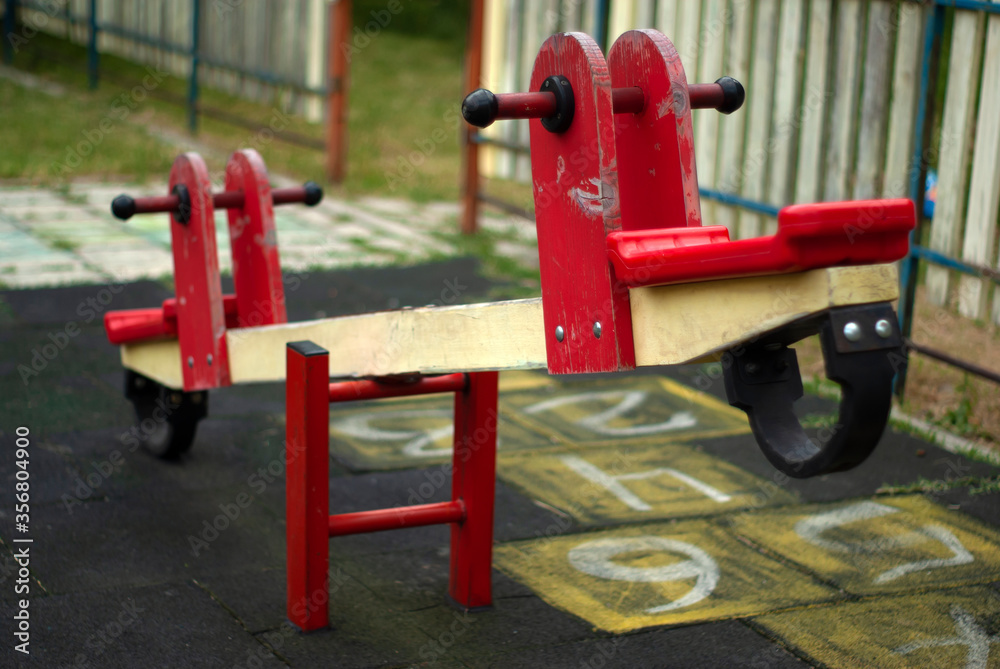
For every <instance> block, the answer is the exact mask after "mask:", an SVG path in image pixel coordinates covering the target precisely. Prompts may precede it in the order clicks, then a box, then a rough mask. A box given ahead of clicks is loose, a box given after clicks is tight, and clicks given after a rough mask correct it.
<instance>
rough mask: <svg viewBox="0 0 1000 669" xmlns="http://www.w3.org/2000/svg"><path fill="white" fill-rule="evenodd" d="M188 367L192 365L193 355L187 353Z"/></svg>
mask: <svg viewBox="0 0 1000 669" xmlns="http://www.w3.org/2000/svg"><path fill="white" fill-rule="evenodd" d="M188 367H194V356H193V355H189V356H188Z"/></svg>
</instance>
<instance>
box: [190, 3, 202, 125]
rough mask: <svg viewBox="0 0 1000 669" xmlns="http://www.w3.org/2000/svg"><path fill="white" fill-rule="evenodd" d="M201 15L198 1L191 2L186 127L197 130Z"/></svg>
mask: <svg viewBox="0 0 1000 669" xmlns="http://www.w3.org/2000/svg"><path fill="white" fill-rule="evenodd" d="M200 15H201V2H200V0H191V78H190V80H189V85H188V127H189V128H190V129H191V132H196V131H197V130H198V33H199V25H200V21H199V17H200Z"/></svg>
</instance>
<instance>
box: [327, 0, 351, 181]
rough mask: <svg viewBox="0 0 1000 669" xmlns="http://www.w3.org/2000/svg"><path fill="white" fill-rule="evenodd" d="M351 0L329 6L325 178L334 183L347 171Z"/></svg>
mask: <svg viewBox="0 0 1000 669" xmlns="http://www.w3.org/2000/svg"><path fill="white" fill-rule="evenodd" d="M352 4H353V3H352V2H351V0H335V2H331V3H330V10H329V11H330V14H329V22H330V23H329V30H330V38H329V40H327V66H328V67H329V78H328V80H327V84H326V89H327V93H326V176H327V178H329V179H330V181H332V182H333V183H340V182H342V181H343V180H344V176H345V173H346V171H347V168H346V165H345V162H346V160H347V92H348V90H349V89H350V72H351V65H350V60H349V59H348V57H347V52H348V51H347V46H348V45H349V44H350V42H351V25H352V24H353V20H352V18H351V13H352V12H351V5H352Z"/></svg>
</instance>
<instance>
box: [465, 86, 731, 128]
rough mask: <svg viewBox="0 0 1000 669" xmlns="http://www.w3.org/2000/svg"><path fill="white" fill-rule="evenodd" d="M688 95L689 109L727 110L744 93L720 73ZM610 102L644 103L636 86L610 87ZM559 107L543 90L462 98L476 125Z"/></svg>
mask: <svg viewBox="0 0 1000 669" xmlns="http://www.w3.org/2000/svg"><path fill="white" fill-rule="evenodd" d="M688 97H689V99H690V102H691V108H692V109H716V110H718V111H720V112H722V113H723V114H731V113H732V112H734V111H736V110H737V109H739V108H740V107H741V106H743V100H744V99H745V97H746V94H745V92H744V90H743V86H742V84H740V82H738V81H736V80H735V79H733V78H732V77H722V78H721V79H719V80H718V81H716V82H715V83H713V84H690V85H688ZM611 102H612V106H613V108H614V111H615V113H616V114H638V113H639V112H641V111H642V110H643V108H644V107H645V104H646V100H645V96H644V95H643V92H642V89H641V88H638V87H636V86H629V87H626V88H614V89H612V90H611ZM561 111H562V110H561V109H559V103H558V102H557V100H556V95H555V94H554V93H551V92H547V91H538V92H535V93H501V94H499V95H497V94H495V93H493V92H491V91H488V90H486V89H485V88H480V89H478V90H475V91H473V92H471V93H469V95H467V96H466V98H465V100H464V101H463V102H462V116H463V117H464V118H465V120H466V121H467V122H469V123H470V124H472V125H474V126H476V127H477V128H485V127H487V126H489V125H490V124H492V123H493V121H496V120H498V119H516V118H541V119H550V118H553V117H555V116H556V115H557V114H559V113H560V112H561ZM570 113H572V112H570Z"/></svg>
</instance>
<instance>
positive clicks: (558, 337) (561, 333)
mask: <svg viewBox="0 0 1000 669" xmlns="http://www.w3.org/2000/svg"><path fill="white" fill-rule="evenodd" d="M565 336H566V331H565V330H563V326H561V325H557V326H556V341H562V340H563V338H564V337H565Z"/></svg>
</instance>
